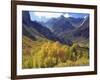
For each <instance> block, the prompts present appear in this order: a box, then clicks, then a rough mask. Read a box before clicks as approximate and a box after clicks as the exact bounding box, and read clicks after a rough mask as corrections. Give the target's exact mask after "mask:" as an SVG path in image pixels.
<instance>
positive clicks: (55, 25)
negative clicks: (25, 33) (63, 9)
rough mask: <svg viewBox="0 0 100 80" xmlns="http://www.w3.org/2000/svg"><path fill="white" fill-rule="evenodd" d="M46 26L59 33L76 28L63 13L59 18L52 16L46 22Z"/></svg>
mask: <svg viewBox="0 0 100 80" xmlns="http://www.w3.org/2000/svg"><path fill="white" fill-rule="evenodd" d="M46 26H47V27H48V28H50V30H52V31H53V32H55V34H58V33H60V32H63V31H69V30H72V29H74V28H75V27H74V26H72V24H71V23H70V22H69V20H68V19H67V18H65V17H64V16H63V15H61V16H60V17H58V18H52V19H50V20H48V21H47V22H46Z"/></svg>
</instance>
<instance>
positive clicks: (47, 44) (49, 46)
mask: <svg viewBox="0 0 100 80" xmlns="http://www.w3.org/2000/svg"><path fill="white" fill-rule="evenodd" d="M22 60H23V61H22V67H23V68H44V67H46V68H47V67H67V66H85V65H89V58H88V50H84V49H80V48H78V45H77V44H76V43H75V44H74V45H73V46H67V45H63V44H60V43H59V42H53V41H50V40H48V39H45V38H39V39H38V40H36V41H32V40H31V39H30V38H28V37H26V36H23V59H22Z"/></svg>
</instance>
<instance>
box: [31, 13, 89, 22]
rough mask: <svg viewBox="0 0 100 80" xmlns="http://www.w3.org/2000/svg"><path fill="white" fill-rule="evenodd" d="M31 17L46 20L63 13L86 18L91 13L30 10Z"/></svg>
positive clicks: (65, 15)
mask: <svg viewBox="0 0 100 80" xmlns="http://www.w3.org/2000/svg"><path fill="white" fill-rule="evenodd" d="M29 13H30V17H31V20H32V21H34V20H36V21H44V22H46V21H47V20H48V19H50V18H58V17H60V16H61V15H63V16H64V17H66V18H68V17H74V18H85V17H86V16H88V15H89V14H83V13H68V12H66V13H57V12H33V11H30V12H29Z"/></svg>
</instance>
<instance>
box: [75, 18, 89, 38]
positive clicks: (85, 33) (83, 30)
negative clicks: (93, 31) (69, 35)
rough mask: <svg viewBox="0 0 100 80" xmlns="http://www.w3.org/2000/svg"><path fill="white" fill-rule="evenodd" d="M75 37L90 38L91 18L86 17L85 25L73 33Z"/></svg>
mask: <svg viewBox="0 0 100 80" xmlns="http://www.w3.org/2000/svg"><path fill="white" fill-rule="evenodd" d="M73 34H74V36H75V37H80V36H82V37H84V38H86V39H87V38H89V17H86V18H85V20H84V22H83V24H82V25H81V26H80V27H79V28H78V29H76V30H75V31H74V32H73Z"/></svg>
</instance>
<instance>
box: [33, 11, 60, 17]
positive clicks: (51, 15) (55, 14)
mask: <svg viewBox="0 0 100 80" xmlns="http://www.w3.org/2000/svg"><path fill="white" fill-rule="evenodd" d="M33 13H34V15H36V16H38V17H39V18H41V17H44V16H45V17H46V18H52V17H53V18H57V17H60V16H61V15H62V13H49V12H33Z"/></svg>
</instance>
